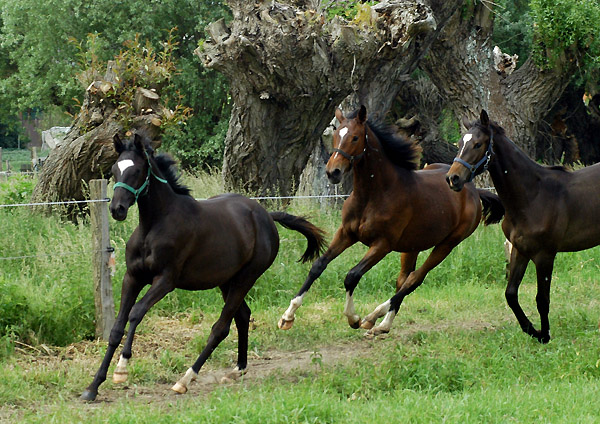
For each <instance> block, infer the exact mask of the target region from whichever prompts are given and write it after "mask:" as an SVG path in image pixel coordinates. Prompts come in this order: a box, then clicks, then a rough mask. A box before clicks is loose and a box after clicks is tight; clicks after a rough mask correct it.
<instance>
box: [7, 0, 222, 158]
mask: <svg viewBox="0 0 600 424" xmlns="http://www.w3.org/2000/svg"><path fill="white" fill-rule="evenodd" d="M227 16H229V12H228V9H227V8H226V7H225V6H224V5H223V2H222V1H220V0H211V1H200V2H199V1H194V0H161V1H158V0H150V1H148V0H129V1H126V2H114V1H112V0H86V1H83V0H48V1H43V2H39V1H34V0H3V1H2V2H1V3H0V75H1V76H2V78H0V124H4V125H14V124H15V121H16V120H17V118H16V117H17V114H18V113H19V112H26V111H27V110H29V109H35V110H41V111H44V112H48V111H50V110H53V111H61V112H62V111H66V112H68V113H70V114H71V115H75V114H76V113H77V112H78V111H79V107H80V105H81V102H82V101H83V97H84V90H85V88H86V87H82V86H81V85H79V83H78V82H77V80H76V78H75V75H76V74H78V73H79V72H80V71H81V69H79V67H78V66H77V64H78V63H80V56H81V54H82V53H85V50H86V48H87V47H86V46H85V45H84V46H82V47H83V50H80V48H79V44H78V43H69V42H68V40H70V39H71V40H78V41H81V40H86V38H87V35H88V34H90V33H91V34H96V35H100V37H98V38H97V40H96V42H97V43H98V45H97V46H96V47H97V48H96V50H95V52H94V54H96V55H97V56H98V60H100V61H104V62H106V61H107V60H109V59H112V58H113V57H115V56H116V55H118V54H119V51H120V50H121V49H122V48H123V43H124V42H125V41H126V40H132V39H134V38H135V36H136V34H139V36H140V39H142V40H148V41H149V42H150V44H151V45H152V47H153V48H154V49H157V50H161V48H162V47H161V43H162V42H163V41H164V39H165V38H166V37H167V32H168V31H169V30H170V29H171V28H174V27H177V28H178V31H177V33H176V34H175V36H176V39H175V41H176V42H177V43H178V49H177V51H176V52H174V53H173V58H172V59H173V61H174V62H175V64H176V67H177V69H178V73H177V74H176V75H174V76H173V77H172V80H171V85H170V87H169V90H173V91H179V92H180V93H181V95H182V100H181V102H182V103H184V104H187V105H190V106H191V107H192V108H193V109H194V116H193V117H191V118H190V120H189V121H188V125H187V126H186V127H184V128H183V129H181V130H180V131H167V133H166V134H165V137H164V141H165V144H166V145H167V146H168V148H169V149H172V150H173V151H174V153H175V154H177V155H178V156H179V157H180V158H181V159H182V162H183V164H184V165H186V166H188V167H192V166H194V167H195V166H198V165H202V164H204V163H205V162H204V161H206V166H215V165H217V164H218V165H220V162H221V156H222V154H221V152H222V147H219V143H216V142H215V140H221V139H222V137H223V136H222V133H223V127H224V126H225V125H226V123H227V122H228V119H229V107H230V105H229V97H228V89H227V85H226V83H225V79H224V77H223V76H222V75H220V74H218V73H216V72H214V71H210V70H206V69H204V68H203V67H202V66H201V64H200V63H199V62H198V60H197V59H195V57H194V56H193V50H194V49H195V48H196V47H197V46H198V44H199V43H200V42H201V40H202V39H203V38H204V27H205V26H206V25H207V24H208V23H209V22H211V21H213V20H216V19H219V18H221V17H227ZM165 94H168V93H165ZM74 98H75V99H78V101H75V100H74ZM55 115H60V114H59V113H55ZM64 116H65V118H63V119H62V120H60V122H56V123H55V124H60V125H65V124H68V123H69V122H70V120H71V119H70V118H68V117H67V116H66V115H64ZM224 123H225V124H224ZM220 145H221V146H222V143H220ZM219 149H220V150H219Z"/></svg>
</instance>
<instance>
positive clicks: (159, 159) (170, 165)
mask: <svg viewBox="0 0 600 424" xmlns="http://www.w3.org/2000/svg"><path fill="white" fill-rule="evenodd" d="M137 134H138V135H139V136H140V137H141V142H142V144H143V148H144V150H145V151H146V153H147V154H148V156H149V157H151V158H153V159H154V162H155V163H156V166H157V167H158V169H159V170H160V172H161V174H162V175H163V176H164V178H165V180H167V182H168V183H169V185H170V186H171V188H172V189H173V191H174V192H175V193H177V194H183V195H186V196H191V194H190V192H191V190H190V189H189V188H188V187H187V186H185V185H183V184H182V183H181V182H180V181H179V179H180V177H181V176H180V175H178V174H177V167H176V163H177V162H175V159H173V158H172V157H171V156H170V155H168V154H167V153H161V154H159V155H157V156H154V149H153V148H152V140H151V139H150V137H148V135H146V133H145V132H143V131H138V132H137ZM125 150H130V151H138V150H139V148H138V147H137V146H136V143H135V142H134V141H133V140H132V141H129V142H128V143H127V144H126V145H125ZM138 153H140V154H141V155H145V153H144V152H138Z"/></svg>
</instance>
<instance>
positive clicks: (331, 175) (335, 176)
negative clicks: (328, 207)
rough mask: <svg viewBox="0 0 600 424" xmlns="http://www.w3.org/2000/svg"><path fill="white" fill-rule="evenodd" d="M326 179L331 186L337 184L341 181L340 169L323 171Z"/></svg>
mask: <svg viewBox="0 0 600 424" xmlns="http://www.w3.org/2000/svg"><path fill="white" fill-rule="evenodd" d="M325 173H326V174H327V179H328V180H329V182H330V183H331V184H339V182H340V181H342V174H343V173H342V170H341V169H340V168H334V169H333V170H332V171H328V170H327V171H325Z"/></svg>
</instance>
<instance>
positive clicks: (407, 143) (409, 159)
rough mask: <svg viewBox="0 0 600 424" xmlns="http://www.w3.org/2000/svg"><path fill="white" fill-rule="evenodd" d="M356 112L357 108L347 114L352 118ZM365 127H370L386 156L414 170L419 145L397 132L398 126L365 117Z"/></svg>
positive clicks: (418, 153)
mask: <svg viewBox="0 0 600 424" xmlns="http://www.w3.org/2000/svg"><path fill="white" fill-rule="evenodd" d="M357 114H358V110H356V111H354V112H352V113H351V114H349V115H348V116H347V118H348V119H353V118H355V117H356V115H357ZM367 128H369V129H371V131H372V132H373V134H375V136H376V137H377V139H378V140H379V143H381V146H382V147H383V150H384V152H385V155H386V157H387V158H388V159H389V160H390V161H391V162H392V163H393V164H394V165H397V166H399V167H401V168H404V169H408V170H413V171H414V170H416V169H418V168H419V165H420V162H421V152H422V149H421V146H419V145H418V144H417V143H416V142H415V141H413V140H410V139H406V138H404V137H402V136H401V135H400V134H398V128H397V127H396V126H395V125H390V124H386V123H384V122H381V121H371V120H368V119H367Z"/></svg>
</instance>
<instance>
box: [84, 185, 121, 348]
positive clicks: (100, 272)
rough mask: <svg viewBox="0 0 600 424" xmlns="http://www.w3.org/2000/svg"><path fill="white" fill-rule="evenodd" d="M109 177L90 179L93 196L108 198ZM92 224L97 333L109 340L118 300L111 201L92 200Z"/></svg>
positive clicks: (95, 197)
mask: <svg viewBox="0 0 600 424" xmlns="http://www.w3.org/2000/svg"><path fill="white" fill-rule="evenodd" d="M107 183H108V181H107V180H91V181H90V198H91V199H92V200H101V199H106V198H107V197H106V186H107ZM90 217H91V224H92V252H93V261H92V263H93V277H94V296H95V304H96V337H102V338H103V339H104V340H108V337H109V335H110V330H111V329H112V326H113V324H114V323H115V302H114V299H113V292H112V283H111V281H110V269H109V264H108V263H109V260H110V254H111V252H110V237H109V232H108V205H107V204H106V203H105V202H93V203H90Z"/></svg>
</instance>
